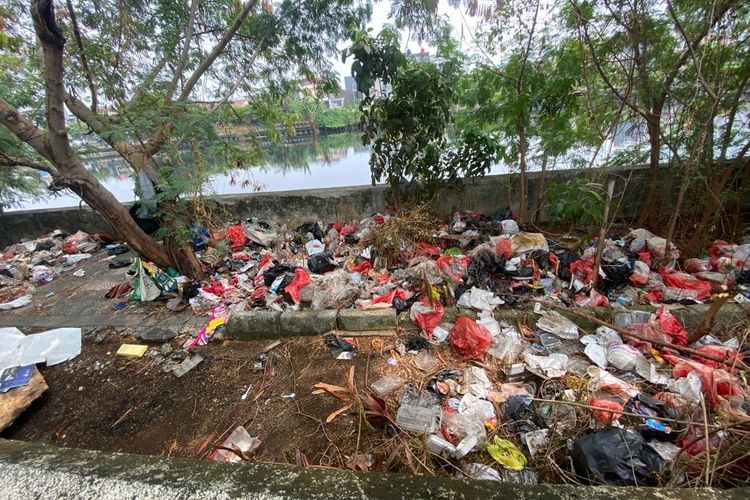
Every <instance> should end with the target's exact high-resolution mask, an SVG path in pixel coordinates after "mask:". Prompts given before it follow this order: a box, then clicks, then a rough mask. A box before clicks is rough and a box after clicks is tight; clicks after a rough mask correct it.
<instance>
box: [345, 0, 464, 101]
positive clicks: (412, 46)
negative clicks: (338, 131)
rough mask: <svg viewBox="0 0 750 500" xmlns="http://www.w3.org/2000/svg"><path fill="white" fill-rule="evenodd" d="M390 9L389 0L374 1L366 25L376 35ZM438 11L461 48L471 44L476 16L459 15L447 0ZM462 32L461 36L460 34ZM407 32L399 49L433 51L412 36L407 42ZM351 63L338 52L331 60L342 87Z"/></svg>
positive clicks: (440, 4)
mask: <svg viewBox="0 0 750 500" xmlns="http://www.w3.org/2000/svg"><path fill="white" fill-rule="evenodd" d="M390 10H391V2H390V1H389V0H381V1H377V0H376V1H374V2H373V6H372V19H371V20H370V23H369V24H368V25H367V27H368V28H373V34H374V35H377V34H378V33H379V32H380V30H382V29H383V27H384V26H385V25H386V24H389V23H390V22H391V21H389V19H388V12H389V11H390ZM438 13H439V15H441V16H443V17H444V18H445V19H446V20H447V21H448V22H449V23H450V24H451V25H452V26H453V36H454V38H456V39H457V40H459V41H460V42H461V48H464V49H466V48H468V46H469V45H471V43H470V40H471V37H470V36H469V31H468V30H471V32H472V33H473V31H474V30H475V28H476V25H477V22H478V20H477V19H476V18H471V17H469V16H467V15H466V14H464V15H463V17H462V16H461V11H459V10H458V9H454V8H453V7H451V6H450V5H449V4H448V1H447V0H440V2H439V3H438ZM462 34H463V36H462ZM408 36H409V34H408V33H407V32H402V33H401V50H402V51H406V49H407V48H408V49H409V50H410V51H411V52H412V53H419V52H420V51H421V50H422V48H424V49H425V51H427V52H430V53H434V52H435V51H434V49H432V48H431V47H430V46H429V45H428V44H427V43H421V44H420V43H419V42H417V41H416V40H415V39H414V38H411V39H409V42H408V43H407V38H408ZM348 45H349V42H348V41H344V42H341V43H340V44H339V48H340V49H344V48H346V47H347V46H348ZM351 65H352V59H351V57H350V58H349V59H347V62H346V63H342V62H341V55H340V54H339V55H338V57H336V58H335V60H334V61H333V68H334V69H335V70H336V71H337V72H338V74H339V76H340V80H341V85H342V88H343V83H344V77H345V76H351Z"/></svg>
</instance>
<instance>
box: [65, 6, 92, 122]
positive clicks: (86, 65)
mask: <svg viewBox="0 0 750 500" xmlns="http://www.w3.org/2000/svg"><path fill="white" fill-rule="evenodd" d="M66 3H67V5H68V14H70V23H71V24H72V25H73V37H74V38H75V40H76V45H77V46H78V51H79V54H78V57H80V59H81V67H82V68H83V73H84V74H85V75H86V80H87V81H88V84H89V90H90V91H91V111H93V112H94V113H96V107H97V105H98V102H99V99H98V98H97V95H96V83H95V82H94V75H93V73H92V72H91V68H89V63H88V60H87V59H86V53H85V51H84V49H83V38H82V37H81V30H80V29H79V28H78V19H76V13H75V11H74V10H73V2H71V0H66Z"/></svg>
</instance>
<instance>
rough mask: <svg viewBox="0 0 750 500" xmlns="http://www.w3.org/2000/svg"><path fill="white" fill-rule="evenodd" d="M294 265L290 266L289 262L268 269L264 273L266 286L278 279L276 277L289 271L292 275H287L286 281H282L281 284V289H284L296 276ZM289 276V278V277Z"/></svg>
mask: <svg viewBox="0 0 750 500" xmlns="http://www.w3.org/2000/svg"><path fill="white" fill-rule="evenodd" d="M294 269H295V267H294V266H290V265H289V264H279V265H277V266H274V267H272V268H271V269H268V270H267V271H266V272H265V273H263V283H264V284H265V285H266V286H271V285H272V284H273V282H274V281H276V278H278V277H279V276H281V275H282V274H286V273H289V274H291V276H287V277H286V278H284V281H286V283H284V281H282V282H281V286H279V290H283V289H284V287H285V286H286V285H288V284H289V282H290V281H291V280H292V277H293V276H294ZM287 278H288V279H287Z"/></svg>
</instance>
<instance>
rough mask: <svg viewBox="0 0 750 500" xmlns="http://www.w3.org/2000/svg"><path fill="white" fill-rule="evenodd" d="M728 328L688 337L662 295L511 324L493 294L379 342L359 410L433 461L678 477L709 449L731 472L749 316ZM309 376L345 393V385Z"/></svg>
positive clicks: (513, 472) (735, 467)
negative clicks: (375, 372) (428, 327)
mask: <svg viewBox="0 0 750 500" xmlns="http://www.w3.org/2000/svg"><path fill="white" fill-rule="evenodd" d="M748 324H750V323H748ZM737 333H738V334H740V335H743V336H742V337H738V336H732V337H730V338H727V339H725V340H724V341H721V340H719V339H717V338H716V337H714V336H711V335H706V336H703V337H702V338H701V339H699V340H698V341H697V342H695V343H693V344H691V345H689V346H687V345H686V342H685V341H686V338H687V334H686V332H685V330H684V328H683V326H682V325H681V324H680V322H679V321H678V320H677V319H676V318H675V317H674V316H673V315H672V314H671V313H670V312H669V310H668V309H667V308H666V307H663V308H662V309H660V310H659V311H657V312H656V313H649V312H644V311H625V312H619V313H617V314H615V316H614V323H613V324H611V325H610V326H599V327H598V328H596V329H592V333H586V332H585V331H584V330H582V329H581V328H579V326H577V324H576V322H574V321H571V320H570V319H568V318H567V317H565V316H563V315H561V314H559V313H558V312H556V311H555V310H553V309H550V308H547V307H543V306H541V305H540V306H539V307H537V308H536V310H535V312H534V318H533V320H531V319H529V320H519V322H518V323H517V324H515V325H510V324H507V323H505V322H502V321H498V320H497V319H495V316H494V314H493V311H492V308H491V307H490V308H488V309H485V310H483V311H481V312H479V314H478V319H476V320H475V319H472V318H470V317H467V316H459V317H458V318H457V319H456V320H455V322H453V323H445V322H441V323H439V324H437V325H436V326H435V327H434V329H433V334H432V336H431V337H430V338H429V340H428V339H425V338H424V337H423V336H421V335H419V336H412V337H408V338H403V337H401V340H399V341H398V342H396V344H395V345H393V346H389V347H386V348H385V349H383V357H384V358H385V363H383V364H382V367H381V369H380V375H381V376H380V378H378V379H377V380H375V381H374V382H372V383H371V384H370V386H369V389H370V390H371V394H369V395H367V396H366V397H365V398H364V399H363V408H364V416H365V418H367V420H368V422H369V423H370V424H371V425H372V426H373V427H375V428H380V429H381V430H382V432H383V434H384V436H387V435H394V434H404V433H405V435H408V434H418V435H421V436H422V439H423V441H422V442H423V443H424V447H425V448H426V449H427V450H428V451H429V452H430V454H431V460H432V463H433V465H434V466H435V467H436V468H437V469H440V468H442V469H443V471H444V472H446V473H453V472H452V471H454V470H456V469H460V470H461V473H460V474H459V475H461V476H469V477H472V478H475V479H485V480H495V481H503V482H512V483H522V484H536V483H537V482H538V481H544V482H560V481H565V482H579V483H588V484H607V485H620V486H624V485H641V486H644V485H656V484H661V485H664V484H667V483H669V484H672V485H684V484H689V481H690V480H691V479H690V478H691V477H694V476H696V475H698V476H700V477H703V467H704V465H705V463H706V462H707V461H708V463H709V466H712V467H718V468H720V469H723V470H722V472H723V473H725V474H726V475H727V476H732V475H734V477H737V475H738V474H739V475H740V477H742V475H743V474H747V472H748V471H749V470H750V455H749V454H748V451H749V450H748V446H747V443H746V441H745V434H746V433H747V432H748V431H750V399H748V395H750V393H749V392H748V386H747V381H746V375H747V370H748V366H747V365H746V364H745V363H744V361H743V360H744V359H745V352H743V351H746V350H747V347H746V344H745V341H746V339H747V334H748V325H747V324H746V325H744V327H742V328H739V329H738V330H737ZM649 335H653V337H654V340H653V342H648V339H649V338H650V337H648V336H649ZM642 339H645V340H642ZM326 345H327V346H328V348H329V349H330V351H331V354H332V355H333V357H335V358H337V359H351V357H352V356H346V357H342V356H341V353H342V352H348V351H349V352H350V354H353V353H352V352H351V351H355V347H354V344H348V342H347V339H343V338H340V337H336V336H334V335H331V336H329V337H327V338H326ZM347 345H348V347H347ZM316 389H318V391H317V392H318V393H327V394H330V395H332V396H334V397H336V398H337V399H340V400H342V401H344V400H346V398H344V397H342V394H343V393H346V392H347V391H346V389H345V388H343V387H339V386H331V385H329V384H318V385H316ZM348 392H349V393H352V390H351V389H350V390H349V391H348ZM314 393H315V392H314ZM350 398H351V396H350ZM339 413H340V410H337V411H336V412H334V414H332V415H331V416H330V417H329V419H332V417H335V416H336V415H337V414H339ZM406 441H407V442H410V443H413V442H414V441H413V440H409V439H407V440H406ZM743 443H745V444H743ZM719 454H720V455H721V456H720V457H719ZM709 457H713V458H709ZM711 460H716V463H713V465H711V463H712V462H710V461H711ZM539 476H541V477H539ZM717 483H720V481H719V480H717ZM725 484H728V482H727V483H725Z"/></svg>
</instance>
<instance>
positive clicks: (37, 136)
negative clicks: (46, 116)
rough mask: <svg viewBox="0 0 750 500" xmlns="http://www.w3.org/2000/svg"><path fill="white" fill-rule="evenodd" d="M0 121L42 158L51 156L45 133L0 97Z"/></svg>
mask: <svg viewBox="0 0 750 500" xmlns="http://www.w3.org/2000/svg"><path fill="white" fill-rule="evenodd" d="M0 123H2V124H3V125H5V127H6V128H7V129H8V130H10V131H11V132H12V133H13V134H14V135H15V136H16V137H18V138H19V139H21V140H22V141H23V142H25V143H26V144H28V145H29V146H31V147H32V148H34V150H35V151H36V152H37V153H39V154H40V155H42V156H43V157H44V158H46V159H48V160H50V159H51V158H52V151H51V148H50V144H49V138H48V137H47V133H46V132H45V131H44V130H42V129H40V128H39V127H37V126H36V125H34V124H33V123H31V122H30V121H29V120H28V119H27V118H26V117H25V116H23V115H22V114H21V113H19V112H18V110H16V108H14V107H13V106H12V105H11V104H10V103H9V102H8V101H6V100H5V99H3V98H2V97H0Z"/></svg>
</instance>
